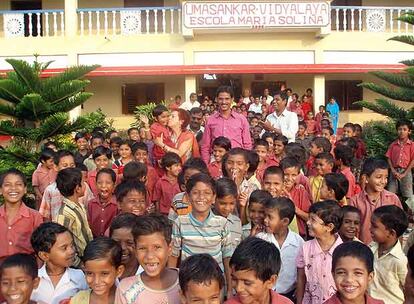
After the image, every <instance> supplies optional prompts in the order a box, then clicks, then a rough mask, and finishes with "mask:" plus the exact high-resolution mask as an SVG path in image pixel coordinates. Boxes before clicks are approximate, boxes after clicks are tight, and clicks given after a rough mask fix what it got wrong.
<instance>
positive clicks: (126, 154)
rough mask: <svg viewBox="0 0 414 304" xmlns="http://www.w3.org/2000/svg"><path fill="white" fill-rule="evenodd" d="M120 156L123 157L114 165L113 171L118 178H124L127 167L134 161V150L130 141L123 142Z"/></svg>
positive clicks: (120, 147) (120, 146)
mask: <svg viewBox="0 0 414 304" xmlns="http://www.w3.org/2000/svg"><path fill="white" fill-rule="evenodd" d="M119 155H120V156H121V157H120V158H119V159H117V160H116V161H115V162H114V163H113V165H112V169H114V171H115V172H116V173H117V174H118V176H122V174H123V172H124V167H125V165H126V164H127V163H129V162H130V161H132V160H134V157H133V155H132V148H131V145H130V143H129V142H128V141H123V142H122V143H121V144H120V145H119Z"/></svg>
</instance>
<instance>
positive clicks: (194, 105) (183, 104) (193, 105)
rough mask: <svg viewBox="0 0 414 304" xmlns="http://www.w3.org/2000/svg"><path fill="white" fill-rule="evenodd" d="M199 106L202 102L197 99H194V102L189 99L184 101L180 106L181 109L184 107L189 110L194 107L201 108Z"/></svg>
mask: <svg viewBox="0 0 414 304" xmlns="http://www.w3.org/2000/svg"><path fill="white" fill-rule="evenodd" d="M199 107H200V103H199V102H198V101H197V100H196V101H194V103H192V102H191V101H190V100H187V101H185V102H183V103H182V104H181V106H179V108H180V109H184V110H187V111H190V110H191V109H192V108H199Z"/></svg>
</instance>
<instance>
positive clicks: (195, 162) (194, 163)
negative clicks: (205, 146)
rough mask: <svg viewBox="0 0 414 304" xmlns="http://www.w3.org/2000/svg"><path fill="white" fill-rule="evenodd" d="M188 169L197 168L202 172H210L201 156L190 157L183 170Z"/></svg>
mask: <svg viewBox="0 0 414 304" xmlns="http://www.w3.org/2000/svg"><path fill="white" fill-rule="evenodd" d="M188 169H195V170H198V171H199V172H200V173H205V174H209V173H208V168H207V165H206V163H205V162H204V161H203V160H202V159H201V158H199V157H190V158H189V159H187V160H186V161H185V162H184V164H183V168H182V169H181V171H182V172H183V173H185V172H186V171H187V170H188Z"/></svg>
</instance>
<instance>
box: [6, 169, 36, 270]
mask: <svg viewBox="0 0 414 304" xmlns="http://www.w3.org/2000/svg"><path fill="white" fill-rule="evenodd" d="M0 192H1V195H2V196H3V200H4V203H3V205H2V206H1V207H0V234H1V236H2V237H1V238H0V264H1V262H2V261H3V260H4V259H5V258H6V257H8V256H10V255H12V254H15V253H28V254H31V253H33V249H32V246H31V245H30V235H31V234H32V232H33V230H35V229H36V228H37V227H38V226H39V225H40V224H41V223H42V222H43V218H42V216H41V215H40V213H39V212H37V211H35V210H33V209H31V208H29V207H27V206H26V205H25V203H24V202H23V196H24V195H25V194H26V192H27V182H26V177H25V176H24V174H23V173H22V172H20V171H19V170H17V169H9V170H7V171H6V172H5V173H3V174H2V175H1V176H0Z"/></svg>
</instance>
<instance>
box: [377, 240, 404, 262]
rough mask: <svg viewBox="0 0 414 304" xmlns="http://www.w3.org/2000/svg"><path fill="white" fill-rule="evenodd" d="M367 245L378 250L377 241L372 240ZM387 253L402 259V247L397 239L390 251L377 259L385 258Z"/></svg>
mask: <svg viewBox="0 0 414 304" xmlns="http://www.w3.org/2000/svg"><path fill="white" fill-rule="evenodd" d="M369 247H370V248H371V250H372V251H373V252H374V253H376V252H378V249H379V245H378V243H377V242H372V243H371V244H370V245H369ZM387 255H392V256H394V257H395V258H397V259H399V260H403V259H404V258H405V254H404V252H403V251H402V247H401V243H400V241H399V240H397V242H396V243H395V245H394V247H392V248H391V250H390V251H388V252H387V253H386V254H384V255H383V256H382V257H379V259H382V258H385V257H386V256H387Z"/></svg>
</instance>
